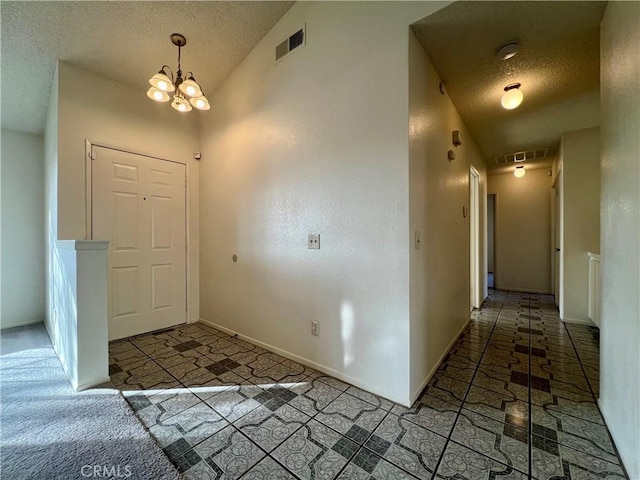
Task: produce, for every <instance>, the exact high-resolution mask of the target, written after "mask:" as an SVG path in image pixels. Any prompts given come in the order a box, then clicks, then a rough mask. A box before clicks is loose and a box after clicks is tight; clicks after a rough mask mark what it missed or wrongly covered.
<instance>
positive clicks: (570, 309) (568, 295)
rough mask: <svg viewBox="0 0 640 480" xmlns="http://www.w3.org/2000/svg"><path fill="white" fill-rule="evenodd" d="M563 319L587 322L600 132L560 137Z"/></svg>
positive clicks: (596, 244) (596, 248)
mask: <svg viewBox="0 0 640 480" xmlns="http://www.w3.org/2000/svg"><path fill="white" fill-rule="evenodd" d="M561 151H562V155H561V158H560V162H561V165H562V183H563V184H562V189H563V212H562V215H563V222H562V226H563V234H562V238H563V242H562V246H561V247H560V248H561V251H562V257H561V258H562V262H563V266H562V272H563V278H562V282H563V286H562V296H563V298H562V300H561V302H562V306H563V308H562V319H563V320H564V321H568V322H571V321H574V322H585V323H591V320H589V314H588V310H589V258H588V255H587V254H588V252H593V253H599V252H600V128H599V127H595V128H589V129H585V130H579V131H576V132H569V133H565V134H564V135H562V149H561Z"/></svg>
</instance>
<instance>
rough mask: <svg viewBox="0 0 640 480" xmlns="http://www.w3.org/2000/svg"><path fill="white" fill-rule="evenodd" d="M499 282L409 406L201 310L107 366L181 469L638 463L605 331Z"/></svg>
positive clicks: (240, 471) (580, 471)
mask: <svg viewBox="0 0 640 480" xmlns="http://www.w3.org/2000/svg"><path fill="white" fill-rule="evenodd" d="M490 293H491V294H490V297H489V299H488V300H487V301H486V302H485V303H484V305H483V308H482V309H481V310H479V311H476V312H474V314H473V318H472V321H471V323H470V325H469V326H468V328H467V329H466V330H465V332H464V334H463V335H462V336H461V337H460V339H459V340H458V342H457V343H456V344H455V346H454V347H453V348H452V349H451V351H450V352H449V354H448V355H447V357H446V358H445V360H444V361H443V363H442V365H441V366H440V368H439V370H438V372H437V373H436V374H435V375H434V377H433V378H432V379H431V381H430V383H429V385H428V386H427V387H426V388H425V390H424V392H423V393H422V395H421V397H420V398H419V400H418V401H417V402H416V403H415V404H414V405H413V406H412V407H411V408H405V407H402V406H400V405H396V404H394V403H392V402H390V401H388V400H385V399H382V398H379V397H377V396H375V395H372V394H370V393H367V392H365V391H362V390H360V389H358V388H355V387H353V386H351V385H348V384H346V383H343V382H341V381H340V380H337V379H335V378H332V377H328V376H325V375H323V374H322V373H319V372H317V371H314V370H311V369H309V368H307V367H304V366H302V365H300V364H298V363H295V362H293V361H291V360H287V359H286V358H283V357H281V356H279V355H276V354H274V353H271V352H268V351H267V350H264V349H262V348H260V347H257V346H255V345H252V344H250V343H248V342H245V341H243V340H240V339H238V338H237V337H230V336H229V335H226V334H224V333H222V332H220V331H217V330H214V329H212V328H210V327H207V326H205V325H203V324H199V323H198V324H191V325H186V326H181V327H177V328H175V329H172V330H165V331H162V332H157V333H154V334H148V335H144V336H138V337H133V338H130V339H126V340H121V341H117V342H113V343H111V344H110V347H109V348H110V374H111V381H112V383H113V384H114V385H115V386H116V387H117V388H120V389H121V390H123V393H124V394H125V396H126V397H127V400H128V401H129V403H130V404H131V406H132V407H133V409H134V410H135V411H136V412H137V415H138V417H139V418H140V419H141V421H142V422H143V423H144V424H145V425H146V426H147V428H148V429H149V431H150V433H151V435H152V436H153V437H154V438H155V439H156V441H157V442H158V443H159V445H160V446H161V447H162V448H163V449H164V451H165V453H166V454H167V456H168V457H169V459H170V460H171V461H172V462H173V463H174V464H175V465H176V467H177V468H178V470H180V472H182V473H183V476H184V478H185V479H225V480H226V479H238V478H242V479H245V480H258V479H296V478H299V479H303V480H312V479H323V480H331V479H334V478H337V479H346V480H348V479H356V480H360V479H362V480H365V479H366V480H371V479H374V480H375V479H380V480H382V479H389V480H391V479H432V478H438V479H455V480H459V479H527V478H533V479H536V480H551V479H564V480H570V479H597V478H607V479H615V478H626V477H625V473H624V471H623V469H622V467H621V463H620V460H619V458H618V456H617V453H616V450H615V448H614V446H613V444H612V442H611V439H610V436H609V432H608V431H607V427H606V426H605V424H604V421H603V419H602V417H601V415H600V412H599V410H598V408H597V406H596V403H595V398H596V395H597V389H598V370H599V369H598V330H597V329H596V328H590V327H585V326H577V325H568V324H567V325H565V324H563V323H562V322H560V321H559V319H558V313H557V309H556V308H555V306H554V304H553V298H552V297H549V296H544V295H535V294H521V293H508V292H502V291H490Z"/></svg>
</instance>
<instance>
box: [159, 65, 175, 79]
mask: <svg viewBox="0 0 640 480" xmlns="http://www.w3.org/2000/svg"><path fill="white" fill-rule="evenodd" d="M165 68H166V69H167V70H169V73H170V74H171V83H173V82H174V76H173V70H171V67H170V66H169V65H163V66H162V68H161V69H160V72H162V73H164V74H165V75H166V74H167V72H165V71H164V69H165Z"/></svg>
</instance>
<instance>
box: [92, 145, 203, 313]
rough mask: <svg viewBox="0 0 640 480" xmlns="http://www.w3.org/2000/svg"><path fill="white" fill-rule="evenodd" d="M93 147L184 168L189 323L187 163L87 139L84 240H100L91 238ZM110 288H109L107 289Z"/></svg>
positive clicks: (190, 266) (189, 244)
mask: <svg viewBox="0 0 640 480" xmlns="http://www.w3.org/2000/svg"><path fill="white" fill-rule="evenodd" d="M93 147H101V148H106V149H109V150H116V151H119V152H124V153H130V154H133V155H139V156H141V157H147V158H152V159H154V160H161V161H163V162H171V163H178V164H180V165H184V167H185V185H184V196H185V198H184V199H185V202H184V210H185V212H184V214H185V215H184V230H185V247H186V249H185V308H186V321H187V323H191V304H190V301H191V290H192V288H193V282H192V281H191V273H192V264H191V253H192V252H191V228H190V225H191V215H190V213H189V212H190V211H191V195H190V189H189V187H190V185H191V169H190V168H189V163H187V162H181V161H179V160H170V159H168V158H162V157H158V156H156V155H150V154H148V153H143V152H138V151H135V150H132V149H129V148H123V147H118V146H114V145H109V144H106V143H101V142H100V143H99V142H92V141H90V140H88V139H85V141H84V148H85V155H84V157H85V205H86V215H85V231H86V234H85V239H86V240H100V239H94V238H93V163H92V162H93V160H95V155H94V153H93ZM109 288H110V287H109Z"/></svg>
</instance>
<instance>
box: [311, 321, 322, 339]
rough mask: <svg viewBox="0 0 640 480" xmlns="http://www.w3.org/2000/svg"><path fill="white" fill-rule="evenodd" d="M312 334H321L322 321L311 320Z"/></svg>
mask: <svg viewBox="0 0 640 480" xmlns="http://www.w3.org/2000/svg"><path fill="white" fill-rule="evenodd" d="M311 335H313V336H314V337H319V336H320V322H318V321H317V320H311Z"/></svg>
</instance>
